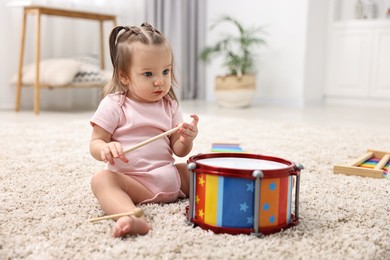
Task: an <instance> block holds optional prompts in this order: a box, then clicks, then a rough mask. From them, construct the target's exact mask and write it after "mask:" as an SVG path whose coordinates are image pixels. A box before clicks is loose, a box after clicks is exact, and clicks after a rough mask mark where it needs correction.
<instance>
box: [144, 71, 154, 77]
mask: <svg viewBox="0 0 390 260" xmlns="http://www.w3.org/2000/svg"><path fill="white" fill-rule="evenodd" d="M152 75H153V73H152V72H150V71H148V72H145V73H144V76H146V77H150V76H152Z"/></svg>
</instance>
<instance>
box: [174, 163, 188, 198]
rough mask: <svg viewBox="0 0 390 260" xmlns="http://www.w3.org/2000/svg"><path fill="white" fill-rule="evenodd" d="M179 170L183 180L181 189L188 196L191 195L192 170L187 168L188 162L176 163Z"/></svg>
mask: <svg viewBox="0 0 390 260" xmlns="http://www.w3.org/2000/svg"><path fill="white" fill-rule="evenodd" d="M175 166H176V169H177V171H178V172H179V175H180V180H181V187H180V189H181V191H182V192H183V193H184V194H185V195H186V197H189V194H190V172H189V171H188V169H187V164H185V163H178V164H175Z"/></svg>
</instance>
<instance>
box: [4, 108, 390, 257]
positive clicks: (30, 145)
mask: <svg viewBox="0 0 390 260" xmlns="http://www.w3.org/2000/svg"><path fill="white" fill-rule="evenodd" d="M90 115H91V113H87V112H83V113H74V114H72V113H59V112H57V113H55V112H43V113H42V114H41V115H40V116H38V117H36V116H34V115H33V114H32V113H31V112H22V113H19V114H17V113H13V112H0V140H1V141H0V143H1V149H0V162H1V166H0V167H1V168H0V259H390V240H389V238H390V182H389V179H372V178H362V177H356V176H345V175H335V174H333V172H332V167H333V165H334V164H338V163H348V162H350V161H353V160H355V159H356V158H357V157H359V156H360V155H362V154H364V153H365V152H366V150H367V149H368V148H372V149H377V150H384V151H389V150H390V139H389V131H388V129H387V131H384V129H377V130H375V129H356V128H342V127H323V126H316V125H302V124H297V123H281V122H275V121H274V122H271V121H265V120H261V119H250V120H249V119H233V118H216V117H212V116H208V115H202V114H200V125H199V130H200V133H199V136H198V138H197V139H196V143H195V146H194V149H193V152H192V153H191V155H195V154H198V153H209V151H210V148H211V144H212V143H213V142H216V141H231V140H236V141H239V142H240V143H241V146H242V147H243V148H244V149H245V150H246V151H247V152H250V153H262V154H266V155H272V156H277V157H281V158H284V159H286V160H290V161H294V162H296V163H298V162H299V163H302V164H303V165H304V166H305V170H303V171H302V173H301V191H300V217H301V219H300V224H299V225H297V226H295V227H293V228H290V229H287V230H285V231H283V232H279V233H276V234H272V235H269V236H265V237H263V238H257V237H254V236H248V235H236V236H234V235H227V234H219V235H215V234H213V233H212V232H210V231H206V230H203V229H201V228H199V227H197V228H193V227H192V226H190V225H188V224H187V223H186V218H185V215H184V214H185V207H186V206H187V205H188V200H182V201H179V202H177V203H172V204H166V205H160V204H150V205H144V206H142V208H143V209H144V211H145V214H146V216H147V218H148V219H149V221H150V223H151V224H152V226H153V230H152V231H151V232H150V233H149V234H147V235H146V236H140V237H125V238H122V239H115V238H112V237H111V234H110V233H111V227H112V225H113V224H114V222H113V221H111V220H106V221H102V222H98V223H95V224H92V223H89V222H88V221H87V219H88V218H90V217H94V216H99V215H102V214H103V212H102V211H101V209H100V207H99V205H98V203H97V201H96V200H95V198H94V196H93V194H92V192H91V189H90V185H89V181H90V177H91V175H92V174H93V173H94V172H95V171H97V170H99V169H100V168H102V167H103V165H102V163H100V162H96V161H95V160H94V159H93V158H92V157H91V156H90V155H89V152H88V142H89V137H90V133H91V127H90V126H89V123H88V119H89V117H90ZM184 160H185V159H184Z"/></svg>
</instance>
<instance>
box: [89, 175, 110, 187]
mask: <svg viewBox="0 0 390 260" xmlns="http://www.w3.org/2000/svg"><path fill="white" fill-rule="evenodd" d="M106 176H107V171H99V172H96V173H95V174H94V175H93V176H92V178H91V187H92V190H95V189H97V188H99V187H101V185H102V184H104V183H105V182H106V180H105V179H106Z"/></svg>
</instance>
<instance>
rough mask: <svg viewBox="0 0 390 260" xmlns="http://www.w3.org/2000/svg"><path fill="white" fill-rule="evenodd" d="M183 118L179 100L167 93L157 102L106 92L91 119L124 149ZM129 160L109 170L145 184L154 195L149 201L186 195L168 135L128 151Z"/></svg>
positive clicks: (164, 129) (118, 163)
mask: <svg viewBox="0 0 390 260" xmlns="http://www.w3.org/2000/svg"><path fill="white" fill-rule="evenodd" d="M182 121H183V115H182V113H181V111H180V108H179V106H178V104H177V102H176V101H174V100H172V99H171V98H170V97H168V96H166V97H164V98H163V99H161V100H160V101H158V102H154V103H140V102H137V101H134V100H132V99H130V98H127V97H126V95H125V94H119V93H118V94H110V95H107V96H106V97H105V98H104V99H103V100H102V101H101V102H100V104H99V107H98V109H97V110H96V112H95V114H94V115H93V116H92V118H91V125H92V126H94V125H95V124H96V125H99V126H100V127H102V128H103V129H105V130H106V131H107V132H109V133H111V134H112V137H111V138H112V141H117V142H119V143H121V144H122V147H123V149H124V150H126V149H127V148H129V147H131V146H133V145H136V144H138V143H140V142H143V141H145V140H147V139H149V138H151V137H154V136H156V135H158V134H161V133H163V132H165V131H167V130H169V129H171V128H174V127H176V126H177V124H179V123H181V122H182ZM126 157H127V159H128V160H129V162H128V163H124V162H122V161H121V160H119V159H118V160H116V161H115V165H111V164H109V163H108V164H107V169H108V170H110V171H113V172H121V173H124V174H126V175H128V176H131V177H132V178H134V179H136V180H137V181H139V182H140V183H142V184H143V185H144V186H145V187H146V188H147V189H149V190H150V191H151V192H152V193H153V194H154V197H153V198H151V199H148V200H145V201H142V203H147V202H173V201H176V200H177V199H178V198H179V197H185V196H184V193H183V192H182V191H181V190H180V185H181V182H180V176H179V173H178V171H177V169H176V167H175V166H174V162H175V160H174V158H173V151H172V149H171V146H170V141H169V138H168V137H163V138H160V139H158V140H157V141H155V142H152V143H149V144H147V145H145V146H143V147H141V148H138V149H136V150H133V151H131V152H129V153H127V154H126Z"/></svg>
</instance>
